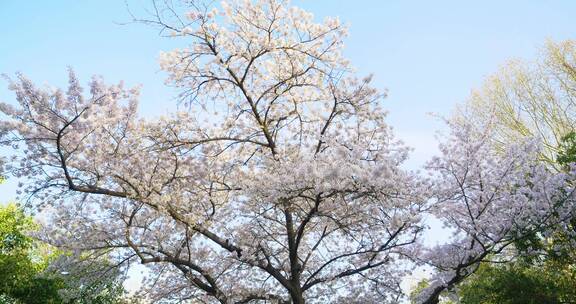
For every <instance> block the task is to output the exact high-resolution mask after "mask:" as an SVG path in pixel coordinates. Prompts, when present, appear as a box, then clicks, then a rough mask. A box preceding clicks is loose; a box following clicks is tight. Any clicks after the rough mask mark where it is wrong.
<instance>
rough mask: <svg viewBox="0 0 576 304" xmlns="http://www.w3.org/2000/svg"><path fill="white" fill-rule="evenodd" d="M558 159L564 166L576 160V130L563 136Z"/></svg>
mask: <svg viewBox="0 0 576 304" xmlns="http://www.w3.org/2000/svg"><path fill="white" fill-rule="evenodd" d="M556 161H557V162H558V163H559V164H560V165H563V166H566V165H568V164H570V163H574V162H576V132H574V131H572V132H569V133H568V134H566V135H564V136H563V137H562V141H561V142H560V147H559V152H558V156H557V158H556Z"/></svg>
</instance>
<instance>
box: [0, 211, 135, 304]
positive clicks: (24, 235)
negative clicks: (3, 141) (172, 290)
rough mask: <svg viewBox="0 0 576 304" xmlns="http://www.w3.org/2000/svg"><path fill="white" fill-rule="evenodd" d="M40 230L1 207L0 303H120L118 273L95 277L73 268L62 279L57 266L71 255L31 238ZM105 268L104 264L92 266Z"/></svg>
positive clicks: (94, 262) (19, 212) (25, 216)
mask: <svg viewBox="0 0 576 304" xmlns="http://www.w3.org/2000/svg"><path fill="white" fill-rule="evenodd" d="M37 229H38V227H37V225H36V224H35V223H34V222H33V220H32V218H31V217H30V216H27V215H25V214H24V212H23V211H22V209H21V208H19V207H18V206H17V205H15V204H8V205H6V206H4V207H0V241H1V244H0V295H1V298H0V303H27V304H34V303H39V304H40V303H77V304H82V303H99V304H113V303H121V301H122V295H123V292H124V289H123V288H122V281H121V280H120V276H119V275H118V273H112V274H111V276H108V277H93V275H94V274H95V273H97V272H96V271H92V272H89V271H87V269H86V267H79V266H78V265H73V267H70V266H69V267H68V268H67V269H68V270H69V272H67V273H66V275H62V274H61V273H60V272H61V270H62V268H58V267H53V266H55V265H54V263H56V262H57V261H59V260H62V259H66V258H67V257H69V256H70V255H69V254H63V253H62V252H60V251H58V250H55V249H54V248H52V247H50V246H49V245H47V244H44V243H42V242H40V241H38V240H34V239H32V238H31V237H30V236H29V235H28V234H29V233H31V232H33V231H35V230H37ZM105 266H106V265H105V264H104V263H103V262H102V261H101V260H96V261H93V262H92V265H91V267H93V268H98V269H100V268H105ZM72 291H73V294H72V296H71V295H70V294H69V293H70V292H72Z"/></svg>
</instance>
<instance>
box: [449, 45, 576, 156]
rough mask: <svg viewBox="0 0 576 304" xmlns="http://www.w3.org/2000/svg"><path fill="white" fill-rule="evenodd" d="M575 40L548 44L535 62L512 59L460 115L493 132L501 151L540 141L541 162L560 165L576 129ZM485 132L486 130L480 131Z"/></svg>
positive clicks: (460, 111)
mask: <svg viewBox="0 0 576 304" xmlns="http://www.w3.org/2000/svg"><path fill="white" fill-rule="evenodd" d="M574 100H576V41H574V40H565V41H562V42H553V41H548V43H547V44H546V47H545V48H544V50H543V52H542V55H541V57H540V58H539V59H538V60H536V61H534V62H527V61H521V60H514V61H510V62H508V63H506V64H505V65H504V66H503V67H502V69H501V70H500V71H499V72H498V73H496V74H494V75H492V76H490V77H488V79H487V80H486V82H485V83H484V85H483V86H482V87H481V88H480V89H478V90H475V91H473V94H472V96H471V97H470V100H469V101H468V102H467V103H465V104H464V105H463V106H462V107H461V108H460V109H459V110H458V111H457V114H456V119H457V120H460V121H461V122H464V121H466V123H471V122H472V123H474V124H477V125H482V126H484V127H490V128H493V129H494V136H493V138H492V140H494V141H495V142H496V143H498V145H499V146H500V147H503V146H506V145H508V144H511V143H514V142H515V141H517V140H522V139H523V138H526V137H540V138H541V139H542V143H543V145H544V146H545V149H544V151H543V153H542V158H543V159H544V160H545V161H547V162H549V163H550V165H552V166H557V163H556V156H557V155H558V153H559V151H560V148H561V142H562V138H563V137H565V136H566V135H567V134H568V133H570V132H571V131H574V126H575V125H576V103H574ZM479 129H482V128H479Z"/></svg>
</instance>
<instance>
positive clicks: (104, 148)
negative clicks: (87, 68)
mask: <svg viewBox="0 0 576 304" xmlns="http://www.w3.org/2000/svg"><path fill="white" fill-rule="evenodd" d="M157 9H158V8H157ZM162 12H164V10H158V15H157V16H156V17H157V19H153V20H151V21H149V22H152V23H155V24H159V25H160V26H161V27H162V28H163V30H168V31H170V32H171V35H173V36H181V37H182V38H183V39H187V41H189V43H190V46H189V47H187V48H184V49H179V50H174V51H171V52H166V53H164V54H163V55H162V56H161V67H162V68H163V69H164V70H165V71H166V72H167V73H168V75H169V79H168V81H169V82H170V83H172V84H174V85H176V86H178V87H180V88H181V89H182V92H183V95H182V97H183V98H184V99H185V101H186V102H187V103H188V105H189V107H190V111H187V112H178V113H175V114H174V115H172V116H170V117H163V118H158V119H156V120H145V119H141V118H138V116H137V99H138V90H137V89H125V88H124V87H123V86H122V84H119V85H114V86H107V85H105V84H104V83H103V82H102V81H101V80H99V79H94V80H93V81H92V82H91V83H90V88H89V92H87V93H84V92H83V89H82V88H81V86H80V85H79V81H78V80H77V79H76V76H75V75H74V74H73V73H72V72H70V85H69V88H68V90H67V91H66V92H63V91H61V90H58V89H50V88H47V89H41V88H37V87H35V86H34V85H33V84H32V83H31V82H30V81H29V80H27V79H26V78H25V77H23V76H19V77H18V79H17V80H15V81H12V83H11V89H12V90H13V91H14V92H15V93H16V97H17V100H18V102H19V107H17V108H14V107H10V106H8V105H3V107H2V111H3V112H4V113H5V114H6V115H8V116H9V117H10V119H9V120H7V121H5V122H3V127H2V138H3V143H4V144H7V145H13V146H14V148H15V150H14V151H15V155H14V158H13V159H12V161H11V164H10V166H9V168H8V171H9V172H12V173H13V174H14V175H16V176H20V177H27V178H28V183H27V184H26V186H25V189H24V190H25V191H26V192H27V193H29V194H31V195H32V196H33V198H35V201H36V202H38V204H49V205H50V206H51V207H54V209H55V211H54V212H52V213H53V214H54V219H53V221H52V222H53V226H52V227H51V229H52V231H51V232H50V233H49V235H51V236H52V238H53V240H52V241H53V242H55V243H56V244H58V245H59V246H63V247H71V248H74V249H81V250H96V249H97V250H107V251H110V252H112V253H113V254H114V255H115V256H116V258H117V260H118V261H119V262H127V261H130V260H133V259H137V260H139V261H140V262H141V263H144V264H147V265H150V267H151V268H152V270H153V271H151V272H150V273H151V277H150V278H149V279H150V280H149V282H148V283H149V284H147V285H146V286H147V287H149V288H148V290H147V291H148V292H147V296H148V297H149V298H150V299H151V300H154V301H160V300H161V299H164V300H184V299H197V300H199V301H205V302H220V303H248V302H258V301H261V302H262V301H277V302H282V303H284V302H291V303H304V301H305V300H306V301H308V302H318V303H320V302H327V301H330V302H334V301H349V300H354V301H364V302H374V301H378V302H380V301H385V300H386V299H388V300H390V301H396V300H397V299H398V297H399V296H400V293H401V290H400V287H399V284H400V280H401V277H402V276H403V274H404V273H405V271H407V270H408V267H407V264H406V263H400V262H399V260H400V259H401V258H402V257H403V256H404V254H403V253H402V249H403V247H404V246H406V245H408V244H411V243H414V242H415V240H416V237H417V234H418V232H419V231H420V230H421V227H420V225H419V216H418V213H419V211H418V210H419V208H420V205H419V202H420V201H422V200H421V199H420V198H419V197H418V191H417V189H418V188H419V187H420V183H419V182H418V179H417V178H416V176H415V175H413V174H411V173H409V172H407V171H405V170H402V169H401V167H400V165H401V164H402V162H403V161H404V160H405V159H406V157H407V149H406V148H405V147H404V146H402V144H401V143H399V142H398V141H396V140H395V139H394V138H393V136H392V135H391V133H390V129H389V127H388V126H387V125H386V123H385V122H384V117H385V112H384V111H383V110H382V109H381V107H380V102H381V99H382V97H383V95H382V94H379V93H378V92H377V91H376V90H375V89H373V88H372V87H371V86H370V77H367V78H364V79H357V78H356V77H354V75H353V74H352V69H351V67H350V66H349V64H348V62H347V61H346V60H345V59H343V58H342V56H341V50H342V39H343V37H344V36H345V28H344V27H343V26H342V25H341V24H340V23H339V21H338V20H336V19H326V20H325V21H324V23H320V24H318V23H315V22H314V21H313V17H312V15H311V14H309V13H307V12H305V11H303V10H300V9H298V8H290V7H287V6H286V5H285V3H284V2H282V1H257V2H250V1H238V2H230V3H227V2H224V3H223V5H222V12H221V13H218V12H216V11H214V10H202V9H201V7H200V6H199V5H194V6H193V7H192V11H191V12H190V13H188V14H187V18H188V19H187V21H184V20H183V19H178V20H179V21H180V23H179V26H175V25H169V24H167V23H164V22H165V21H164V19H163V17H162ZM176 23H177V24H178V22H176Z"/></svg>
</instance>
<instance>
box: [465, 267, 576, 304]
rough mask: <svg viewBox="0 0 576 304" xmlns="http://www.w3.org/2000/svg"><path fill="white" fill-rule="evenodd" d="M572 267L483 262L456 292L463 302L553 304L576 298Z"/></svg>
mask: <svg viewBox="0 0 576 304" xmlns="http://www.w3.org/2000/svg"><path fill="white" fill-rule="evenodd" d="M575 275H576V272H574V269H570V268H569V269H556V268H555V267H554V266H552V265H542V267H533V266H531V265H524V264H522V263H511V264H505V265H489V264H483V265H481V266H480V268H479V269H478V270H477V271H476V273H475V274H474V275H473V276H472V277H471V278H470V279H469V280H468V281H466V282H465V283H464V284H462V285H461V286H459V291H458V294H459V296H460V303H462V304H554V303H571V302H570V301H572V300H573V299H576V285H574V284H575V283H576V280H575V279H576V277H575Z"/></svg>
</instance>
